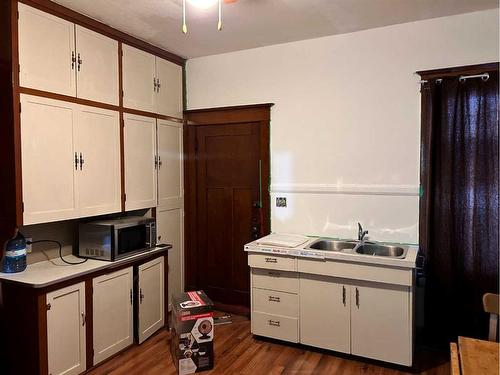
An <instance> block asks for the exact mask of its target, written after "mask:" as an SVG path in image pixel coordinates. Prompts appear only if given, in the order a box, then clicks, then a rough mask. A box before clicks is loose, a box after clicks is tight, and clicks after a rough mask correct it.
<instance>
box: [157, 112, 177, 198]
mask: <svg viewBox="0 0 500 375" xmlns="http://www.w3.org/2000/svg"><path fill="white" fill-rule="evenodd" d="M182 178H183V176H182V124H180V123H177V122H172V121H165V120H158V206H159V207H164V208H179V207H181V206H182V195H183V194H182V189H183V181H182Z"/></svg>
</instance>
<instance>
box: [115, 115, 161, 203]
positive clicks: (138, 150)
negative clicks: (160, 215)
mask: <svg viewBox="0 0 500 375" xmlns="http://www.w3.org/2000/svg"><path fill="white" fill-rule="evenodd" d="M123 118H124V132H123V134H124V140H123V142H124V144H123V147H124V155H125V209H126V210H127V211H129V210H137V209H141V208H150V207H155V206H156V196H157V195H156V192H157V186H156V178H157V173H156V172H157V170H156V165H157V163H156V162H155V159H156V119H154V118H151V117H144V116H137V115H131V114H128V113H125V114H124V115H123Z"/></svg>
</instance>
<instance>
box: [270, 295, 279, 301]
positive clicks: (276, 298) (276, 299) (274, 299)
mask: <svg viewBox="0 0 500 375" xmlns="http://www.w3.org/2000/svg"><path fill="white" fill-rule="evenodd" d="M269 302H281V301H280V298H279V297H274V296H269Z"/></svg>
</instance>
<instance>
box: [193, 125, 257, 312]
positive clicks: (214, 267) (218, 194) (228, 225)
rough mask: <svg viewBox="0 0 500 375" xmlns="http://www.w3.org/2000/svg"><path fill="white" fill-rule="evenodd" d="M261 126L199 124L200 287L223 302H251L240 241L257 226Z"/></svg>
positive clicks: (244, 303)
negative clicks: (222, 270)
mask: <svg viewBox="0 0 500 375" xmlns="http://www.w3.org/2000/svg"><path fill="white" fill-rule="evenodd" d="M259 131H260V124H259V123H244V124H232V125H207V126H199V127H197V144H198V155H197V156H198V164H197V171H198V172H197V183H198V184H197V195H198V207H197V212H198V241H199V242H198V251H199V257H198V261H199V263H198V269H199V277H200V283H201V285H200V287H201V288H203V289H205V290H206V291H207V293H208V294H209V296H210V297H211V298H213V299H214V300H216V301H218V302H221V303H226V304H237V305H245V306H249V302H250V299H249V289H250V277H249V268H248V265H247V257H246V254H245V252H244V251H243V245H244V244H245V243H247V242H250V241H251V240H252V226H253V225H252V223H253V224H254V225H256V226H258V225H260V218H259V214H258V209H256V208H255V207H254V203H255V202H257V201H258V200H259V153H260V139H259ZM221 269H224V270H225V272H223V273H222V272H220V270H221Z"/></svg>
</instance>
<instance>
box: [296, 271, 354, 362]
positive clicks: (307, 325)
mask: <svg viewBox="0 0 500 375" xmlns="http://www.w3.org/2000/svg"><path fill="white" fill-rule="evenodd" d="M299 283H300V286H299V288H300V342H301V343H303V344H306V345H311V346H316V347H319V348H323V349H329V350H335V351H338V352H343V353H350V350H351V347H350V329H349V325H350V301H349V300H350V298H349V296H350V291H349V289H350V287H349V285H348V284H345V283H342V282H341V281H339V279H335V278H332V277H326V276H320V275H309V274H301V275H300V280H299Z"/></svg>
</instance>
